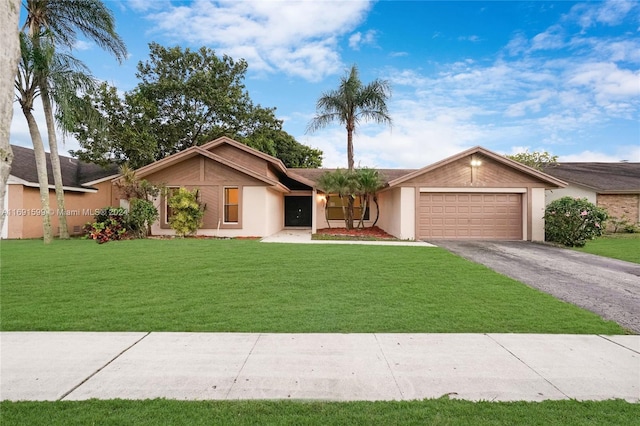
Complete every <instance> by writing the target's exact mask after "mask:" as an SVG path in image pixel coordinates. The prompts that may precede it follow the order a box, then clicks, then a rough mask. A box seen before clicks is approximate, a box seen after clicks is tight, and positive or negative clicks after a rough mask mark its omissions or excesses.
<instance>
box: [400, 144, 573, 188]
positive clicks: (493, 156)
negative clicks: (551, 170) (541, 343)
mask: <svg viewBox="0 0 640 426" xmlns="http://www.w3.org/2000/svg"><path fill="white" fill-rule="evenodd" d="M477 153H479V154H482V155H485V156H487V157H489V158H491V159H493V160H495V161H497V162H499V163H502V164H505V165H507V166H509V167H512V168H514V169H516V170H519V171H521V172H523V173H525V174H528V175H531V176H534V177H536V178H538V179H540V180H542V181H545V182H546V183H550V184H552V185H554V186H556V187H558V188H564V187H566V186H567V183H566V182H564V181H562V180H560V179H558V178H555V177H553V176H551V175H548V174H546V173H543V172H541V171H538V170H536V169H533V168H531V167H529V166H525V165H524V164H521V163H518V162H517V161H514V160H511V159H510V158H507V157H504V156H502V155H500V154H496V153H495V152H493V151H489V150H488V149H485V148H482V147H481V146H475V147H473V148H469V149H467V150H466V151H462V152H460V153H458V154H456V155H454V156H451V157H448V158H445V159H444V160H440V161H438V162H436V163H433V164H431V165H429V166H426V167H423V168H421V169H418V170H416V171H414V172H412V173H409V174H407V175H404V176H402V177H400V178H397V179H394V180H392V181H389V183H388V187H389V188H391V187H394V186H398V185H399V184H401V183H403V182H406V181H407V180H410V179H413V178H414V177H417V176H420V175H422V174H424V173H427V172H430V171H432V170H435V169H438V168H440V167H444V166H446V165H447V164H450V163H453V162H454V161H458V160H460V159H461V158H464V157H466V156H468V155H472V154H477Z"/></svg>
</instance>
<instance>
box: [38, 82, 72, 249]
mask: <svg viewBox="0 0 640 426" xmlns="http://www.w3.org/2000/svg"><path fill="white" fill-rule="evenodd" d="M40 96H41V98H42V107H43V109H44V116H45V119H46V121H47V134H48V136H49V157H50V158H51V170H52V171H53V182H54V184H55V187H56V201H57V205H58V209H57V214H58V225H59V228H60V238H61V239H64V240H67V239H69V229H68V228H67V214H66V210H65V208H64V189H63V188H62V186H63V184H62V172H61V170H60V157H59V156H58V141H57V138H56V127H55V122H54V119H53V108H52V106H51V97H50V96H49V87H48V84H47V82H46V80H44V79H43V81H42V82H41V84H40Z"/></svg>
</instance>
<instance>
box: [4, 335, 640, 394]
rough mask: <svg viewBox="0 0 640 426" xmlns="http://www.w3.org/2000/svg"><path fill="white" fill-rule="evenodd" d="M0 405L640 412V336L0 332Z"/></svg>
mask: <svg viewBox="0 0 640 426" xmlns="http://www.w3.org/2000/svg"><path fill="white" fill-rule="evenodd" d="M0 348H1V349H0V364H1V366H0V399H2V400H85V399H89V398H98V399H112V398H124V399H147V398H171V399H187V400H205V399H232V400H233V399H315V400H337V401H346V400H412V399H423V398H439V397H441V396H443V395H449V396H450V397H452V398H462V399H469V400H499V401H512V400H526V401H541V400H545V399H567V398H575V399H578V400H601V399H611V398H623V399H626V400H627V401H631V402H638V401H640V336H596V335H534V334H378V333H376V334H264V333H112V332H108V333H107V332H105V333H81V332H61V333H58V332H2V333H0Z"/></svg>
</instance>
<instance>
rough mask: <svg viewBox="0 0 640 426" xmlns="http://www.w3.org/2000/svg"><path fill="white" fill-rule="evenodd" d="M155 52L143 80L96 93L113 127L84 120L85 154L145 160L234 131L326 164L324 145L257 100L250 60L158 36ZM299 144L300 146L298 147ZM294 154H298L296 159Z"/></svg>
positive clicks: (80, 131) (285, 154)
mask: <svg viewBox="0 0 640 426" xmlns="http://www.w3.org/2000/svg"><path fill="white" fill-rule="evenodd" d="M149 48H150V57H149V60H147V61H144V62H140V63H139V64H138V72H137V74H136V75H137V77H138V79H139V80H140V83H139V84H138V85H137V86H136V87H135V88H134V89H133V90H132V91H130V92H127V93H125V94H124V97H123V98H120V97H119V96H118V94H117V92H116V90H115V89H114V88H111V87H109V86H107V85H103V86H102V87H100V89H99V90H98V91H96V92H94V93H92V94H91V95H90V99H91V101H92V102H93V104H94V105H95V106H96V108H98V109H99V110H100V111H101V112H102V115H103V116H104V117H106V120H107V122H108V126H107V127H106V128H94V127H92V126H88V125H86V123H82V122H81V123H78V126H77V128H76V129H75V130H74V134H75V135H76V138H77V139H78V141H79V143H80V146H81V147H82V150H79V151H76V152H74V154H75V155H77V156H78V157H79V158H81V159H84V160H86V161H93V162H102V163H104V162H107V161H114V160H115V161H116V162H119V163H124V162H125V161H128V162H129V164H130V166H132V167H134V168H138V167H140V166H143V165H145V164H148V163H150V162H152V161H154V160H159V159H162V158H164V157H166V156H168V155H171V154H174V153H176V152H179V151H182V150H184V149H186V148H189V147H191V146H194V145H201V144H203V143H205V142H208V141H210V140H212V139H215V138H217V137H220V136H229V137H231V138H234V139H236V140H238V141H240V142H243V143H246V144H247V145H249V146H252V147H254V148H256V149H259V150H262V151H264V152H266V153H268V154H271V155H275V156H276V157H278V158H281V159H282V160H283V162H284V163H285V165H287V166H289V167H292V166H298V165H301V164H304V165H316V164H317V165H318V166H319V165H320V162H321V155H322V153H321V152H320V151H318V150H313V149H311V148H309V147H305V146H303V145H300V144H299V143H298V142H297V141H295V139H293V138H292V137H291V136H290V135H288V134H286V132H284V131H283V130H282V122H281V121H280V120H278V119H277V118H276V117H275V109H274V108H264V107H261V106H260V105H254V104H253V102H252V101H251V99H250V97H249V94H248V92H247V91H246V90H245V86H244V84H243V80H244V75H245V72H246V70H247V64H246V62H245V61H244V60H240V61H234V60H233V59H232V58H230V57H228V56H222V57H218V56H216V55H215V52H214V51H213V50H211V49H208V48H206V47H202V48H200V49H198V50H196V51H194V50H191V49H188V48H187V49H182V48H180V47H172V48H166V47H163V46H161V45H159V44H157V43H151V44H150V45H149ZM294 151H295V152H294ZM289 160H291V161H289Z"/></svg>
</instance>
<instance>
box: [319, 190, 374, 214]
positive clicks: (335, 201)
mask: <svg viewBox="0 0 640 426" xmlns="http://www.w3.org/2000/svg"><path fill="white" fill-rule="evenodd" d="M327 199H328V205H327V216H328V217H329V220H344V212H343V210H342V203H341V202H340V197H339V196H338V194H329V196H328V198H327ZM343 203H344V207H345V209H346V208H347V207H348V206H349V200H348V199H347V197H344V198H343ZM361 214H362V206H361V205H360V197H356V198H355V200H354V201H353V218H354V219H360V215H361ZM364 220H369V206H367V210H366V211H365V212H364Z"/></svg>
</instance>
